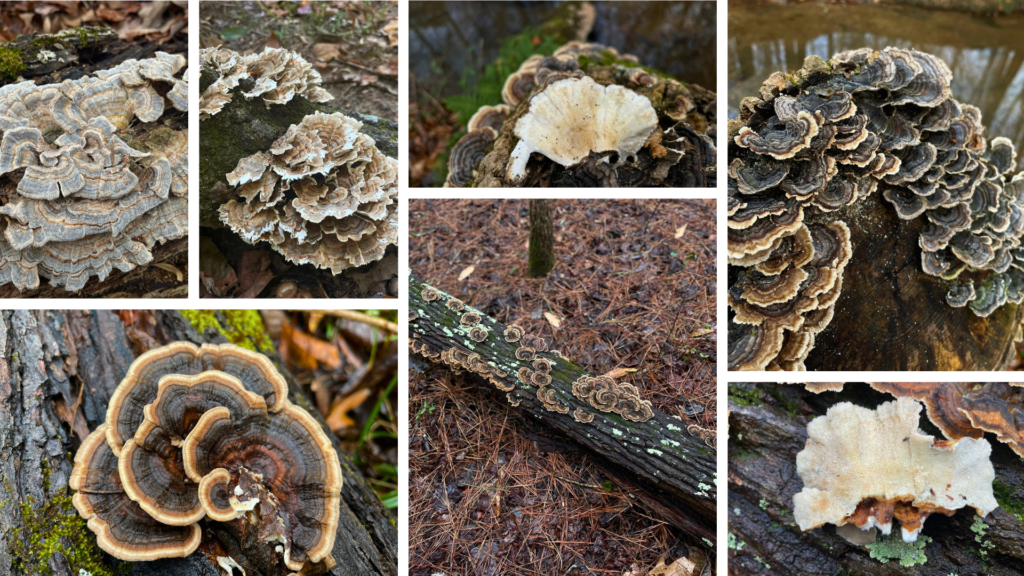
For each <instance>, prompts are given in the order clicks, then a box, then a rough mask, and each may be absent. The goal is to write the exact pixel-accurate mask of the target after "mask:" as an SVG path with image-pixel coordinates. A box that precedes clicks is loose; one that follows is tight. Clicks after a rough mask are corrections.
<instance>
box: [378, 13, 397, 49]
mask: <svg viewBox="0 0 1024 576" xmlns="http://www.w3.org/2000/svg"><path fill="white" fill-rule="evenodd" d="M380 31H381V32H382V33H384V34H385V35H386V36H387V37H388V45H389V46H397V45H398V18H394V19H392V20H391V22H388V23H387V24H385V25H384V27H383V28H381V29H380Z"/></svg>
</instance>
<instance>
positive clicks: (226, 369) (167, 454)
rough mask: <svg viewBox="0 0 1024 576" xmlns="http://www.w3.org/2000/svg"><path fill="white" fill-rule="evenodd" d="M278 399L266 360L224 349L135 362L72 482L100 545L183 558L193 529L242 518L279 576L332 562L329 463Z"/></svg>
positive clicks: (333, 480) (304, 420)
mask: <svg viewBox="0 0 1024 576" xmlns="http://www.w3.org/2000/svg"><path fill="white" fill-rule="evenodd" d="M287 395H288V388H287V384H286V383H285V381H284V378H283V377H282V376H281V375H280V374H279V373H278V372H277V371H276V369H274V367H273V364H271V362H270V361H269V359H267V358H266V357H265V356H263V355H261V354H257V353H255V352H250V351H248V350H245V349H243V348H239V347H236V346H233V345H230V344H224V345H220V346H214V345H203V346H201V347H197V346H194V345H192V344H190V343H187V342H176V343H173V344H170V345H168V346H165V347H163V348H159V349H156V350H152V351H150V352H147V353H145V354H143V355H142V356H140V357H139V358H138V359H136V361H135V362H134V363H133V364H132V366H131V368H130V369H129V371H128V374H127V375H126V376H125V378H124V379H123V380H122V382H121V384H120V385H119V386H118V388H117V390H116V391H115V393H114V397H113V398H112V399H111V402H110V405H109V406H108V410H107V422H106V423H105V424H103V425H102V426H100V427H98V428H97V429H96V430H95V431H93V432H92V434H90V435H89V437H88V438H87V439H86V441H85V442H84V443H83V444H82V447H81V448H80V449H79V452H78V454H77V455H76V457H75V468H74V470H73V471H72V475H71V481H70V485H71V488H72V489H74V490H76V491H77V493H76V494H75V496H74V498H73V502H74V505H75V507H76V508H77V509H78V511H79V513H80V514H81V515H82V516H83V517H84V518H87V519H88V520H89V528H90V529H91V530H92V531H93V532H95V533H96V534H97V541H98V543H99V545H100V546H101V547H102V548H103V549H104V550H106V551H108V552H109V553H111V554H112V555H114V556H116V557H118V558H121V559H125V560H154V559H157V558H169V557H176V556H187V555H188V554H191V553H192V552H193V551H195V549H196V547H197V546H198V545H199V542H200V538H201V531H200V524H199V523H200V522H213V521H216V522H232V521H234V520H235V519H241V520H240V522H242V523H243V524H245V526H253V527H255V529H256V531H257V533H258V541H257V542H258V543H259V545H261V546H266V547H267V548H268V551H266V555H267V556H268V557H271V558H273V559H274V560H275V561H281V562H283V564H284V565H285V566H286V567H287V568H288V569H289V570H293V571H301V570H303V569H304V567H305V566H307V565H308V564H311V563H320V562H323V563H324V564H325V565H326V564H332V563H333V559H332V558H330V551H331V548H332V546H333V543H334V537H335V531H336V530H337V526H338V520H339V510H340V499H341V485H342V475H341V467H340V463H339V460H338V456H337V454H336V453H335V451H334V449H333V447H332V446H331V442H330V440H329V439H328V437H327V435H326V434H325V433H324V431H323V429H322V428H321V427H320V426H319V424H317V422H316V421H315V420H314V419H313V418H312V417H311V416H310V415H309V414H308V413H307V412H306V411H305V410H303V409H302V408H300V407H298V406H295V405H293V404H291V402H289V401H288V396H287ZM247 529H248V528H247Z"/></svg>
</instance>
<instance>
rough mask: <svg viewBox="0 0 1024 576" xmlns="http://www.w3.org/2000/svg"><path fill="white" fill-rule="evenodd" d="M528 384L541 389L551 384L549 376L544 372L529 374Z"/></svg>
mask: <svg viewBox="0 0 1024 576" xmlns="http://www.w3.org/2000/svg"><path fill="white" fill-rule="evenodd" d="M530 384H533V385H534V386H537V387H538V388H542V387H544V386H547V385H548V384H551V376H550V375H548V374H546V373H544V372H534V373H533V374H530Z"/></svg>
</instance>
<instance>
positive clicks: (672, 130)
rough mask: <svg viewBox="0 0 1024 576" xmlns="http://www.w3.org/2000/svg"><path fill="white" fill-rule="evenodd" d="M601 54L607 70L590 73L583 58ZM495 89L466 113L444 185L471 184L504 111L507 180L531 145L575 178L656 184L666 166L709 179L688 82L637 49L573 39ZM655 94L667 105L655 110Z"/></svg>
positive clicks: (524, 166)
mask: <svg viewBox="0 0 1024 576" xmlns="http://www.w3.org/2000/svg"><path fill="white" fill-rule="evenodd" d="M605 59H610V60H612V61H615V62H617V64H615V65H614V74H613V76H612V77H610V78H609V77H600V78H598V79H597V80H599V81H595V77H592V75H589V74H588V71H586V70H584V69H583V67H582V66H581V61H582V62H583V63H584V64H589V63H590V62H591V61H594V62H601V61H602V60H605ZM634 65H635V66H634ZM501 95H502V99H503V100H504V102H505V103H504V104H498V105H485V106H483V107H481V108H480V109H479V110H478V111H477V112H476V114H474V115H473V117H472V118H470V120H469V122H468V124H467V128H466V129H467V133H466V135H465V136H463V137H462V138H461V139H460V140H459V141H458V143H456V145H455V147H454V148H453V149H452V152H451V155H450V156H449V161H448V179H447V181H446V182H445V186H446V187H464V186H467V185H470V184H471V183H473V181H474V179H475V176H474V172H475V171H476V170H477V168H478V166H479V165H480V164H481V162H482V161H483V160H484V158H485V157H486V156H487V155H488V153H489V152H491V150H492V148H493V147H494V145H495V141H496V139H498V138H499V133H500V131H501V126H502V124H503V123H504V122H505V121H506V120H509V119H512V120H514V121H515V125H514V127H513V130H512V131H513V133H514V136H515V138H516V139H517V140H516V145H515V147H514V149H513V150H512V151H511V155H510V156H509V159H508V162H507V164H506V165H505V166H504V167H503V168H502V169H501V170H500V174H498V176H499V177H500V178H499V179H502V178H503V180H504V182H506V183H508V184H511V185H519V184H522V183H524V181H525V180H526V178H527V176H528V174H529V173H530V170H529V167H530V166H531V158H533V157H534V154H539V155H541V156H543V157H544V158H546V159H548V160H549V161H551V162H553V163H554V164H557V165H560V166H562V167H566V168H573V169H575V171H574V176H573V178H574V179H575V184H576V185H587V186H620V185H621V186H628V185H645V186H646V185H659V183H662V182H665V181H666V180H671V178H670V174H669V173H670V171H687V172H688V173H692V174H691V176H689V177H690V178H692V179H693V181H692V182H687V185H691V186H713V185H714V178H715V168H714V165H715V147H714V133H715V128H714V126H713V125H710V126H709V125H707V123H706V122H704V121H701V122H695V121H693V119H691V118H689V117H688V114H689V113H690V112H693V111H694V110H695V108H696V107H695V105H694V97H693V95H692V94H691V92H690V90H689V89H687V88H686V87H684V86H683V85H682V84H680V83H679V82H677V81H675V80H671V79H667V78H662V77H659V76H655V75H652V74H650V73H648V72H646V71H645V70H644V69H643V68H641V67H640V65H639V62H638V60H637V58H636V57H635V56H632V55H629V54H619V53H618V51H616V50H615V49H614V48H611V47H609V46H603V45H600V44H592V43H584V42H570V43H568V44H566V45H564V46H562V47H560V48H558V49H557V50H555V52H554V53H553V54H552V55H551V56H542V55H540V54H535V55H533V56H531V57H529V58H527V59H526V60H525V61H523V62H522V64H521V65H520V67H519V69H518V70H517V71H516V72H514V73H513V74H512V75H510V76H509V77H508V79H507V80H506V82H505V85H504V87H503V89H502V92H501ZM652 100H657V101H658V102H671V105H670V106H668V107H667V108H663V109H662V112H661V113H660V114H659V112H657V111H656V110H655V107H654V105H653V104H652ZM506 137H508V136H506ZM641 149H646V152H645V154H644V155H643V158H642V159H641V157H640V156H639V153H640V151H641ZM532 165H533V168H534V171H536V170H537V169H539V168H540V165H539V164H538V163H537V162H536V161H535V162H533V164H532ZM620 169H623V170H621V171H620Z"/></svg>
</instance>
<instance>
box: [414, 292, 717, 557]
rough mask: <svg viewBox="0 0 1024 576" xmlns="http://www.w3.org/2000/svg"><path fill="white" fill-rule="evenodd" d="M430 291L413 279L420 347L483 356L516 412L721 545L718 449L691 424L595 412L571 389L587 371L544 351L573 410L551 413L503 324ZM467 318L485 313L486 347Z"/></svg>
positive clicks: (659, 416) (554, 382)
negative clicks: (523, 375) (583, 418)
mask: <svg viewBox="0 0 1024 576" xmlns="http://www.w3.org/2000/svg"><path fill="white" fill-rule="evenodd" d="M424 288H431V289H433V287H430V286H429V285H427V284H425V283H423V282H422V281H421V280H419V279H417V278H416V277H414V276H410V279H409V313H410V319H411V321H410V324H409V338H410V341H411V342H415V343H416V344H417V348H418V347H419V346H421V345H426V346H428V347H429V349H431V350H433V351H435V352H437V353H440V352H441V351H443V350H448V349H451V348H455V349H457V350H461V351H463V352H466V353H476V354H479V355H480V356H481V357H482V359H483V360H484V361H485V362H487V363H488V364H490V365H491V366H492V367H495V368H498V369H500V370H501V371H502V372H504V373H505V374H506V376H504V377H501V378H498V380H500V381H501V382H502V385H503V387H506V388H507V387H514V389H513V390H512V391H511V392H508V393H507V394H508V397H509V398H511V399H512V400H513V401H516V402H518V404H517V405H515V406H516V408H515V409H516V410H517V411H518V412H520V413H521V414H523V415H524V416H528V417H530V418H533V419H536V420H539V421H540V422H541V423H543V424H545V425H546V426H548V427H550V429H551V430H552V432H555V433H557V434H558V435H559V438H560V439H562V440H569V441H571V442H573V443H575V444H577V445H579V446H580V447H582V448H583V449H584V450H585V451H586V452H588V453H589V454H591V455H592V456H593V457H594V459H595V461H596V462H597V463H598V464H599V465H601V466H602V467H603V468H604V469H605V470H606V471H609V473H610V474H611V475H612V476H613V477H615V478H617V479H619V480H620V481H623V482H626V483H628V484H632V485H633V486H634V487H636V489H637V490H636V494H635V495H636V496H638V498H640V499H641V501H642V502H643V503H645V504H647V505H648V507H650V508H652V509H655V510H656V511H657V512H658V513H660V514H662V515H663V516H664V517H665V519H666V520H667V521H669V522H671V523H672V524H674V525H675V526H677V527H678V528H679V529H681V530H682V531H684V532H685V533H686V534H688V535H690V536H691V537H693V538H695V539H698V540H706V541H707V542H709V543H712V544H713V543H714V542H715V539H716V537H715V510H716V506H715V497H716V493H717V475H716V451H715V450H714V449H712V448H710V447H708V446H707V445H706V444H705V443H704V442H702V441H701V440H700V438H698V437H697V436H694V435H691V434H690V433H689V432H687V430H686V428H687V426H686V424H684V423H683V422H681V421H680V420H678V419H675V418H672V417H670V416H668V415H666V414H665V413H663V412H660V411H658V410H654V416H653V417H652V418H651V419H649V420H647V421H645V422H631V421H629V420H626V419H624V418H622V417H621V416H619V415H617V414H615V413H612V412H602V411H599V410H597V409H595V408H594V407H593V406H591V405H590V404H588V403H586V402H583V401H581V400H579V399H577V398H576V397H575V396H574V395H573V393H572V383H573V382H574V381H575V380H577V379H578V378H580V377H581V376H584V375H587V371H586V370H585V369H584V368H583V367H581V366H579V365H577V364H575V363H573V362H571V361H570V360H568V359H566V358H563V357H562V356H560V355H558V354H557V353H554V352H543V353H538V354H537V357H538V358H544V359H547V360H548V361H550V362H551V372H550V376H551V384H550V385H549V387H551V388H553V389H554V390H555V391H556V395H557V396H558V399H559V401H560V402H562V403H564V404H565V405H567V406H568V407H569V411H568V413H566V414H562V413H559V412H554V411H550V410H548V409H546V408H545V407H544V406H543V404H542V403H541V402H540V400H538V398H537V395H536V390H537V388H535V387H533V386H528V385H526V384H523V383H522V382H520V381H518V380H517V378H516V373H517V372H518V370H519V369H520V368H523V367H531V363H530V362H525V361H520V360H518V359H517V358H516V349H517V348H518V347H519V346H520V345H519V344H517V343H509V342H507V341H506V340H505V338H504V337H503V334H504V331H505V328H506V326H505V325H503V324H500V323H498V322H497V321H495V320H494V319H492V318H490V317H488V316H486V315H485V314H483V313H482V312H480V311H479V310H475V309H472V308H471V307H469V306H466V307H465V310H463V311H457V310H453V309H451V308H449V307H448V306H447V305H446V304H447V302H448V301H449V300H452V297H451V296H448V295H447V294H444V293H443V292H441V291H439V290H438V292H439V293H440V294H441V298H440V299H438V300H434V301H429V302H428V301H425V300H424V299H423V296H422V293H423V290H424ZM466 312H475V313H476V314H479V316H480V322H479V323H478V324H475V325H474V326H477V327H482V328H484V329H486V330H487V337H486V338H485V339H484V340H483V341H482V342H477V341H475V340H473V339H472V338H471V337H470V336H469V333H470V330H471V329H472V327H467V326H463V325H462V323H461V318H462V315H463V314H465V313H466ZM431 359H432V360H437V358H431ZM480 383H481V385H482V386H486V387H488V388H490V389H492V390H495V391H496V392H499V393H500V396H499V397H500V398H502V399H503V401H504V400H505V399H506V392H504V391H501V390H498V389H497V388H496V386H495V385H494V384H493V383H491V382H489V381H487V380H484V379H481V380H480ZM576 409H581V410H583V411H584V412H586V413H587V414H589V415H592V416H593V420H592V421H590V422H586V423H584V422H579V421H577V420H576V419H575V418H574V416H573V412H574V411H575V410H576Z"/></svg>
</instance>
